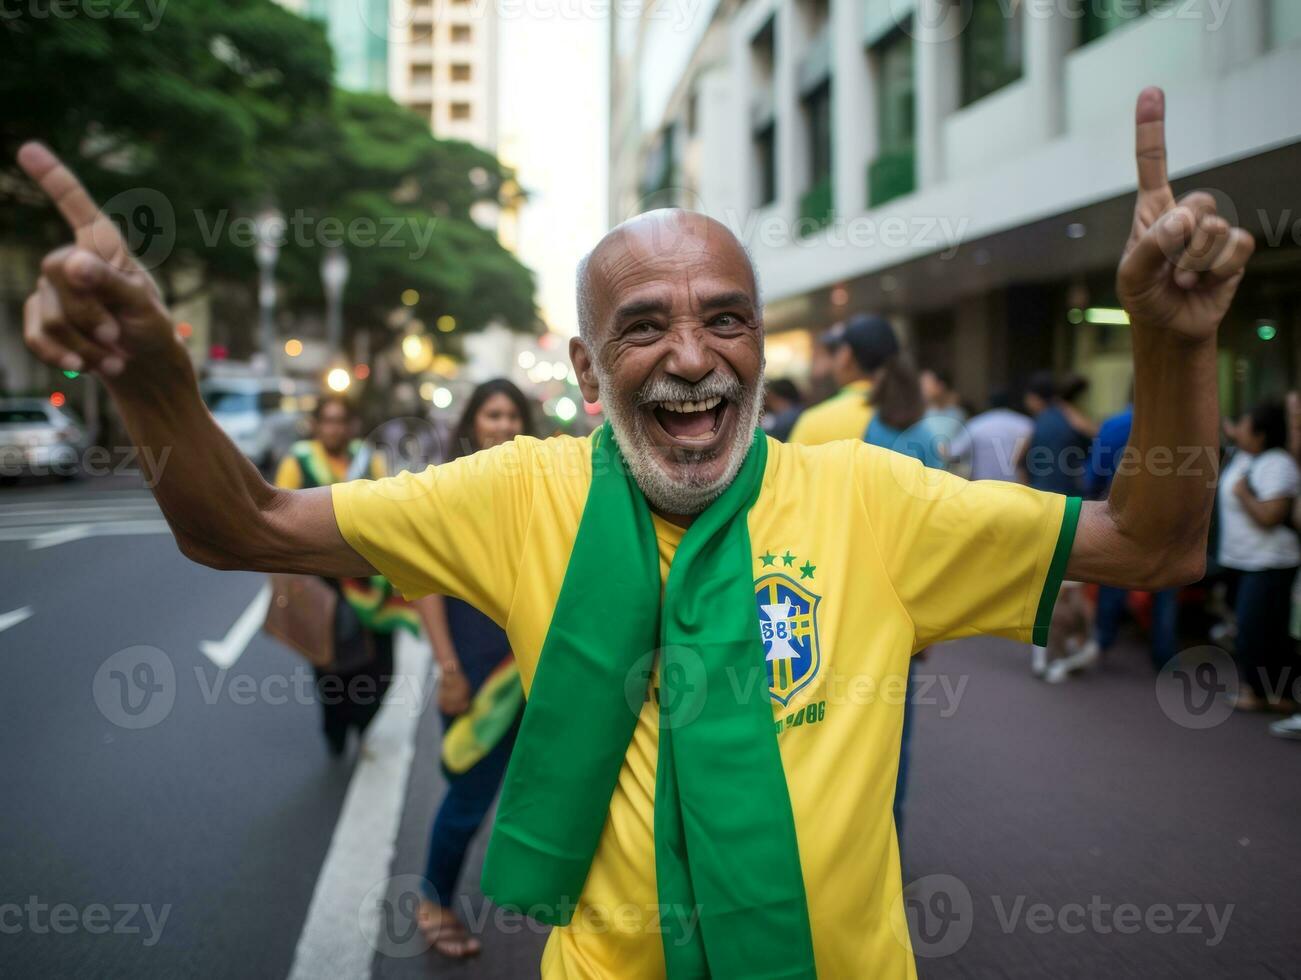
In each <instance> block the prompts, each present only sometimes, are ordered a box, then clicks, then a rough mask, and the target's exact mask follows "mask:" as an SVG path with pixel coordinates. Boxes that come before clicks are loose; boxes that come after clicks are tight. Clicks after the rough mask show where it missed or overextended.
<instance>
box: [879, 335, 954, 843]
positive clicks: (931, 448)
mask: <svg viewBox="0 0 1301 980" xmlns="http://www.w3.org/2000/svg"><path fill="white" fill-rule="evenodd" d="M860 343H861V346H862V349H863V351H864V361H865V363H866V364H867V365H868V366H869V367H870V370H871V373H870V375H869V378H870V380H871V382H872V395H871V403H872V420H871V421H870V422H869V423H868V425H867V431H866V432H865V433H864V434H863V441H864V442H866V443H867V444H868V445H870V446H878V447H880V448H882V449H889V450H893V451H894V452H898V453H902V454H903V455H905V456H911V457H912V458H913V459H915V460H917V461H918V462H920V463H921V464H922V465H923V466H926V467H930V468H931V469H943V468H944V456H943V454H942V453H941V451H940V446H939V442H940V440H939V438H938V437H937V435H936V434H935V432H934V431H933V430H932V429H931V427H930V426H928V425H927V424H926V421H925V415H926V402H925V399H924V398H923V397H922V387H921V383H920V381H919V380H918V377H917V374H916V372H915V371H914V370H913V368H912V365H911V363H910V362H909V360H908V356H907V355H906V354H905V353H904V352H903V350H902V348H901V347H900V344H899V338H898V336H897V335H896V334H895V332H894V328H893V327H892V326H890V324H889V323H888V322H886V321H885V320H878V321H876V322H874V323H872V324H870V325H868V326H867V327H865V329H864V335H863V337H862V338H861V341H860ZM925 656H926V651H925V650H918V651H917V652H916V653H915V654H913V656H912V657H911V658H910V659H909V661H908V681H907V688H906V691H907V696H906V698H905V700H904V706H903V728H902V730H901V732H900V737H899V771H898V773H897V774H896V776H895V785H894V826H895V832H896V833H897V834H898V835H899V841H900V845H899V846H900V851H901V852H902V850H903V804H904V798H905V796H906V795H907V791H908V771H909V760H910V758H911V756H912V717H913V666H914V665H915V664H916V663H917V661H918V660H919V659H924V658H925Z"/></svg>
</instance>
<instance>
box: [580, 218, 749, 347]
mask: <svg viewBox="0 0 1301 980" xmlns="http://www.w3.org/2000/svg"><path fill="white" fill-rule="evenodd" d="M659 255H674V256H677V257H689V258H690V259H691V261H693V262H697V261H700V260H703V259H704V258H705V257H706V256H709V255H713V256H715V257H716V258H721V259H724V260H727V259H732V260H736V261H740V262H743V263H744V265H745V268H746V269H747V270H748V272H749V280H750V284H751V289H752V293H753V299H754V305H755V309H756V310H758V309H761V300H760V294H759V276H758V274H757V273H756V272H755V268H754V260H753V259H752V258H751V257H750V252H749V250H748V249H747V248H746V247H745V246H744V245H742V244H741V242H740V240H739V239H738V238H737V237H736V236H735V235H734V234H732V232H731V230H730V229H729V228H728V227H727V226H726V225H724V224H723V223H722V222H719V221H715V220H714V219H713V218H711V217H709V216H708V215H705V214H701V213H700V212H698V211H687V210H684V209H682V208H660V209H658V210H655V211H646V212H645V213H643V214H639V215H637V216H635V217H633V218H629V219H628V220H627V221H625V222H623V223H622V224H620V225H616V226H615V227H614V228H612V229H611V230H610V231H609V232H607V233H606V235H605V237H604V238H602V239H601V240H600V241H599V242H597V243H596V246H595V247H594V248H593V249H592V250H591V251H590V252H588V253H587V254H586V255H584V256H583V257H582V259H580V260H579V263H578V272H577V277H576V279H577V296H578V335H579V336H580V337H582V338H583V341H584V342H585V343H586V344H587V345H588V347H589V349H592V350H593V352H594V353H595V350H594V348H592V344H593V341H594V339H595V336H596V327H597V325H598V324H599V323H600V320H601V318H602V316H603V315H606V314H608V312H609V310H608V304H607V303H605V302H603V300H604V298H605V297H604V296H603V295H602V293H603V290H604V287H605V285H606V282H605V277H604V274H603V273H604V271H605V270H617V269H619V268H623V267H626V266H627V265H628V264H629V263H630V262H636V261H639V260H640V261H646V260H652V259H654V258H655V257H657V256H659Z"/></svg>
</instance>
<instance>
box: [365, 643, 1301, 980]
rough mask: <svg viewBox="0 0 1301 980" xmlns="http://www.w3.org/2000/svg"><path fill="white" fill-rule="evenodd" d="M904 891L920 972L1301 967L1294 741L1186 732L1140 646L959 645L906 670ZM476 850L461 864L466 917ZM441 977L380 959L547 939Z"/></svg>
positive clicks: (937, 979)
mask: <svg viewBox="0 0 1301 980" xmlns="http://www.w3.org/2000/svg"><path fill="white" fill-rule="evenodd" d="M917 673H918V676H921V677H930V678H931V680H930V682H929V687H928V688H927V689H926V690H925V691H920V692H919V704H918V709H917V716H916V727H915V731H914V735H913V743H912V745H913V748H912V751H913V756H912V773H911V778H910V790H909V798H908V801H907V806H906V816H905V836H904V860H905V877H906V879H907V880H908V881H909V882H911V883H914V884H912V886H911V888H910V889H909V891H908V892H907V893H906V899H907V900H908V902H909V906H908V907H909V911H910V915H911V916H912V918H913V927H914V928H913V945H914V948H915V950H916V951H917V967H918V971H919V974H920V976H921V978H922V980H949V978H972V977H980V978H994V977H999V978H1001V977H1011V978H1025V980H1031V978H1033V980H1040V978H1044V977H1052V978H1054V980H1063V978H1064V980H1074V978H1078V980H1096V978H1099V977H1106V978H1108V980H1123V978H1131V977H1132V978H1143V980H1160V978H1166V977H1169V978H1171V980H1174V978H1179V980H1184V978H1187V977H1200V976H1220V977H1257V976H1291V975H1295V971H1296V964H1297V962H1298V961H1299V960H1301V939H1298V933H1297V931H1296V928H1295V921H1294V916H1295V909H1296V907H1297V896H1296V892H1297V882H1296V874H1295V872H1296V868H1297V866H1298V863H1299V860H1298V859H1299V858H1301V835H1298V833H1297V814H1298V813H1301V783H1299V782H1298V780H1297V779H1295V778H1294V776H1295V773H1296V772H1297V767H1298V766H1301V756H1299V755H1298V746H1296V745H1293V744H1290V743H1287V742H1284V741H1281V740H1279V739H1276V738H1272V737H1271V736H1270V735H1269V734H1268V733H1267V731H1266V725H1267V720H1268V719H1267V718H1265V717H1263V716H1243V715H1235V716H1232V717H1228V718H1227V719H1225V720H1224V721H1223V722H1222V723H1221V724H1218V725H1217V726H1215V727H1213V728H1209V729H1207V730H1202V731H1197V730H1191V729H1189V728H1186V727H1183V726H1182V725H1180V724H1179V723H1177V722H1176V721H1173V720H1172V719H1171V718H1170V717H1169V716H1168V715H1167V714H1166V713H1165V712H1164V711H1163V710H1162V708H1161V706H1160V704H1159V703H1158V701H1157V698H1156V683H1155V677H1154V675H1153V673H1152V670H1151V667H1150V666H1149V664H1148V661H1147V658H1146V655H1145V653H1144V651H1143V650H1142V649H1140V648H1139V647H1138V645H1137V643H1135V642H1133V640H1129V641H1127V642H1126V643H1125V644H1122V646H1121V647H1120V648H1118V649H1117V650H1116V651H1115V652H1114V653H1113V654H1112V655H1111V656H1110V657H1109V659H1108V660H1107V661H1106V662H1105V663H1104V664H1103V665H1102V666H1101V667H1100V668H1098V669H1095V670H1093V671H1091V672H1089V673H1086V674H1084V675H1081V676H1079V677H1077V678H1075V679H1073V680H1071V681H1070V682H1068V683H1066V684H1062V685H1057V686H1050V685H1047V684H1044V683H1043V682H1041V681H1038V680H1036V679H1034V678H1033V677H1031V676H1030V670H1029V649H1028V648H1027V647H1023V646H1020V645H1017V644H1012V643H1008V642H1005V641H999V640H984V639H980V640H967V641H963V642H960V643H956V644H950V645H948V646H945V647H943V648H937V649H935V650H933V651H932V653H931V655H930V657H929V658H928V659H927V660H926V661H924V662H923V663H920V664H919V665H918V671H917ZM437 743H438V723H437V718H436V715H435V714H434V712H433V711H432V709H431V710H429V711H427V712H426V714H425V716H424V717H423V719H422V720H421V724H420V728H419V732H418V734H417V740H416V761H415V764H414V767H413V770H412V773H411V777H410V781H409V784H408V794H407V799H406V804H405V807H404V812H403V816H402V822H401V828H400V831H399V836H398V842H397V848H396V856H395V858H394V863H393V869H392V874H393V875H395V876H397V875H403V874H413V875H419V874H421V873H422V872H423V868H424V859H425V847H426V843H427V834H428V831H429V826H430V822H431V819H432V815H433V812H434V810H435V808H436V806H437V802H438V800H439V799H440V798H441V794H442V791H443V785H442V778H441V776H440V775H439V773H438V770H437V755H436V750H437ZM485 842H486V836H485V837H484V838H483V839H481V840H480V841H478V842H477V845H476V847H475V848H474V851H473V852H472V854H471V859H470V866H469V867H468V868H467V873H466V881H467V883H468V884H469V886H470V892H469V899H470V907H471V909H472V910H473V911H474V912H475V913H480V914H481V912H482V909H483V906H482V905H481V902H482V898H481V896H480V895H479V893H478V890H477V887H475V885H476V883H477V880H478V874H479V866H480V863H481V861H482V857H483V850H484V843H485ZM481 938H482V940H483V946H484V952H483V955H482V956H480V957H479V958H478V959H477V960H475V961H469V962H463V963H453V962H449V961H447V960H444V959H442V958H441V957H439V956H438V955H437V954H435V953H433V952H425V951H422V950H420V949H414V948H408V949H403V950H402V951H403V952H410V953H413V954H414V955H406V956H387V955H382V954H377V955H376V957H375V959H374V961H373V967H374V976H375V977H382V978H429V977H442V976H453V975H454V976H457V977H463V978H466V980H471V978H474V980H478V978H503V980H504V978H516V977H528V976H536V975H537V971H538V964H539V961H540V957H541V951H542V947H543V945H544V942H545V937H544V936H542V935H539V934H535V933H533V932H530V931H528V930H521V931H519V932H517V933H514V934H510V935H503V934H501V933H500V932H499V931H498V930H497V929H496V928H495V927H494V925H493V924H492V920H491V919H489V924H488V926H487V928H486V931H485V932H484V933H483V934H482V937H481Z"/></svg>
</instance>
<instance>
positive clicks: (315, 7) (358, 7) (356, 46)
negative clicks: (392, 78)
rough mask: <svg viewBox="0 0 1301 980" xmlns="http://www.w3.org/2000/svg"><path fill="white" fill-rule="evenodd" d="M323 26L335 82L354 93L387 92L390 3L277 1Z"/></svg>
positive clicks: (386, 0) (385, 0)
mask: <svg viewBox="0 0 1301 980" xmlns="http://www.w3.org/2000/svg"><path fill="white" fill-rule="evenodd" d="M280 2H281V3H282V4H283V5H284V6H285V7H288V8H289V9H290V10H293V11H294V12H296V13H300V14H302V15H303V16H304V17H310V18H312V19H313V20H321V21H324V22H325V25H326V36H327V37H328V38H329V40H330V47H331V48H332V49H333V50H334V80H335V83H336V84H337V85H338V86H339V87H340V88H346V89H348V90H349V91H353V92H387V91H388V90H389V54H388V52H389V33H390V21H389V15H390V12H389V0H280Z"/></svg>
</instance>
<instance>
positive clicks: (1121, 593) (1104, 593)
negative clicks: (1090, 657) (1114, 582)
mask: <svg viewBox="0 0 1301 980" xmlns="http://www.w3.org/2000/svg"><path fill="white" fill-rule="evenodd" d="M1128 599H1129V593H1128V592H1127V591H1126V590H1125V589H1113V588H1109V587H1107V586H1103V587H1102V588H1100V589H1099V590H1098V614H1097V626H1096V633H1095V639H1096V640H1097V641H1098V646H1099V647H1100V648H1101V649H1103V650H1110V649H1111V648H1112V647H1113V646H1115V645H1116V635H1117V634H1118V633H1119V632H1120V620H1121V617H1122V616H1124V614H1125V603H1126V600H1128ZM1178 645H1179V590H1178V589H1166V590H1165V591H1164V592H1153V593H1152V637H1151V646H1150V648H1149V649H1150V653H1151V655H1152V666H1153V667H1155V668H1156V669H1157V670H1160V669H1161V668H1162V667H1164V666H1165V665H1166V664H1167V663H1169V662H1170V660H1171V658H1172V657H1174V655H1175V653H1176V652H1177V650H1176V648H1177V647H1178Z"/></svg>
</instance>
